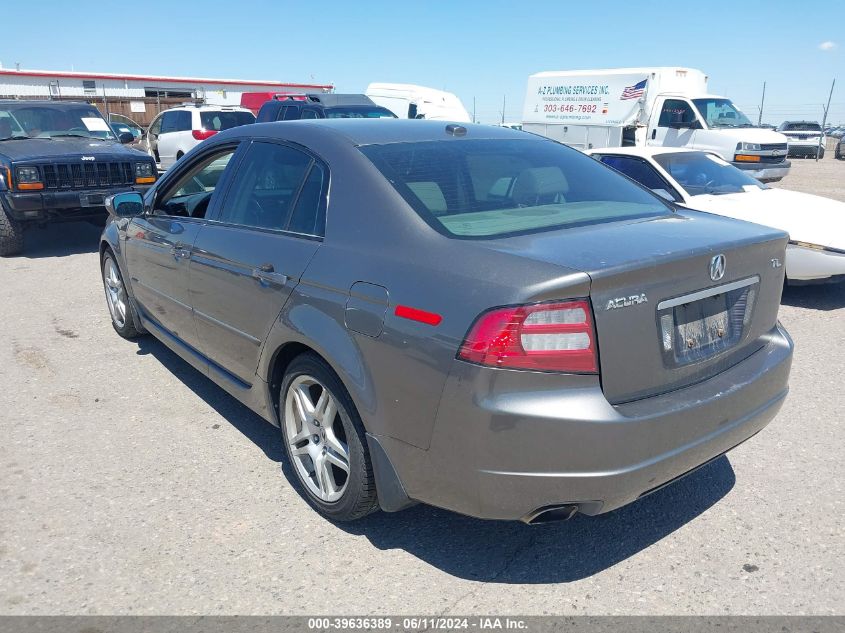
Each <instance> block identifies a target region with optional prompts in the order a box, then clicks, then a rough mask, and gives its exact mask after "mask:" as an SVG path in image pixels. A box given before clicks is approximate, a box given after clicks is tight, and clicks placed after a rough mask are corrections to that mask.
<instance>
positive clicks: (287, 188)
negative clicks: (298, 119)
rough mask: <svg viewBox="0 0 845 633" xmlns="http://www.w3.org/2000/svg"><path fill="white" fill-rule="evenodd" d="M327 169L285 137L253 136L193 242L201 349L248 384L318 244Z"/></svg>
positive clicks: (194, 293) (194, 294)
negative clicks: (284, 140)
mask: <svg viewBox="0 0 845 633" xmlns="http://www.w3.org/2000/svg"><path fill="white" fill-rule="evenodd" d="M327 186H328V170H327V168H326V167H325V165H324V164H323V163H322V162H321V161H320V160H318V159H317V158H316V157H314V156H312V155H310V154H308V153H306V152H305V151H303V150H302V149H300V148H294V147H291V146H289V145H285V144H282V143H276V142H270V141H256V142H253V143H252V144H251V146H250V147H249V149H248V150H247V151H246V153H245V155H244V158H243V161H241V163H240V165H239V167H238V171H237V174H236V175H235V177H234V179H233V182H232V184H231V186H230V187H229V188H228V193H227V195H226V197H225V199H224V201H223V204H222V206H221V207H220V208H219V211H218V213H217V214H216V216H215V218H214V219H213V221H212V222H210V223H208V225H206V226H204V227H203V228H202V230H201V231H200V233H199V236H198V237H197V240H196V243H195V246H194V257H193V259H192V261H191V271H190V286H191V297H192V302H193V306H194V312H195V317H196V323H197V329H198V332H199V337H200V343H201V345H202V349H203V350H204V352H205V353H206V355H207V356H208V357H209V358H210V359H211V360H212V361H213V362H214V363H215V364H216V365H218V366H220V367H222V368H223V369H225V370H226V371H227V372H228V373H230V374H232V375H234V376H235V377H236V378H237V379H239V380H240V381H241V382H243V383H245V384H247V385H249V384H252V382H253V379H254V375H255V369H256V367H257V366H258V359H259V354H260V352H261V346H262V344H263V342H264V340H265V338H266V337H267V334H268V332H269V331H270V328H271V327H272V325H273V322H274V321H275V320H276V318H277V317H278V315H279V313H280V312H281V310H282V307H283V306H284V304H285V301H287V299H288V297H289V296H290V293H291V291H292V290H293V288H294V287H295V286H296V285H297V283H298V282H299V279H300V277H301V276H302V273H303V272H304V271H305V268H306V266H307V265H308V263H309V262H310V261H311V258H312V257H313V256H314V253H315V252H316V251H317V249H318V248H319V247H320V244H321V242H322V236H323V233H324V226H325V206H326V195H327Z"/></svg>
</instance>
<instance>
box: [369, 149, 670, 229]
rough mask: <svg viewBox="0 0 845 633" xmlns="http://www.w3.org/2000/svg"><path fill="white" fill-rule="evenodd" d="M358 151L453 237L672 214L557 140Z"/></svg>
mask: <svg viewBox="0 0 845 633" xmlns="http://www.w3.org/2000/svg"><path fill="white" fill-rule="evenodd" d="M360 151H361V152H363V153H364V155H366V156H367V157H368V158H369V159H370V160H371V161H372V162H373V163H374V164H375V166H376V167H377V168H378V169H379V170H380V171H381V173H382V174H383V175H384V176H385V177H386V178H387V180H388V181H390V183H391V184H392V185H393V186H394V187H395V188H396V190H397V191H398V192H399V193H400V194H401V195H402V196H403V197H404V198H405V200H406V201H407V202H408V204H410V205H411V207H413V208H414V209H415V210H416V211H417V213H419V214H420V215H421V216H422V217H423V218H424V219H425V220H426V221H427V222H428V223H429V224H431V225H432V226H433V227H434V228H435V229H437V230H438V231H440V232H442V233H445V234H447V235H450V236H453V237H459V238H465V239H472V238H476V239H477V238H489V237H499V236H506V235H515V234H520V233H529V232H536V231H544V230H554V229H559V228H563V227H568V226H576V225H583V224H593V223H597V222H608V221H613V220H621V219H628V218H637V217H652V216H660V215H665V214H668V213H671V209H670V208H669V207H668V206H667V205H666V204H664V203H663V202H662V201H661V200H660V199H659V198H657V197H656V196H654V195H653V194H651V193H649V192H647V191H644V190H643V189H641V188H640V187H638V186H637V185H635V184H633V183H632V182H630V181H629V180H627V179H626V178H623V177H621V176H620V175H619V174H616V173H614V172H613V171H611V170H608V169H606V168H604V167H603V166H602V165H600V164H599V163H598V162H597V161H595V160H593V159H592V158H589V157H588V156H585V155H584V154H582V153H580V152H578V151H576V150H573V149H571V148H568V147H565V146H563V145H560V144H558V143H554V142H552V141H541V140H536V139H534V138H530V139H518V140H517V139H507V140H499V139H478V140H474V139H466V140H450V141H425V142H418V143H391V144H387V145H367V146H363V147H361V148H360Z"/></svg>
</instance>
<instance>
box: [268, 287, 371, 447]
mask: <svg viewBox="0 0 845 633" xmlns="http://www.w3.org/2000/svg"><path fill="white" fill-rule="evenodd" d="M334 294H335V293H334V292H333V291H331V290H329V289H326V288H322V287H317V286H311V285H308V284H305V283H301V284H299V285H298V286H297V287H296V288H295V289H294V291H293V292H292V293H291V297H290V299H288V301H287V303H286V304H285V307H284V308H283V309H282V312H281V314H280V315H279V318H278V319H276V322H275V323H274V324H273V327H272V328H271V329H270V333H269V334H268V336H267V340H266V342H265V344H264V349H263V350H262V353H261V358H260V360H259V362H258V369H257V371H256V373H257V375H258V377H259V378H260V379H261V380H264V381H266V382H267V383H268V385H270V390H273V389H275V388H277V387H274V386H273V385H271V384H270V383H271V382H272V373H273V367H274V364H275V362H276V359H277V358H278V356H279V352H280V351H281V350H282V349H283V348H284V347H285V346H286V345H290V344H299V345H304V346H306V347H308V348H310V349H312V350H314V351H315V352H316V353H317V354H319V355H320V356H321V357H322V358H323V360H325V361H326V362H327V363H328V364H329V366H330V367H331V368H332V369H333V370H334V372H335V373H336V374H337V375H338V376H339V377H340V380H341V382H342V383H343V385H344V386H345V387H346V390H347V391H348V392H349V395H350V396H351V397H352V401H353V402H354V403H355V406H356V408H357V409H358V413H359V414H360V416H361V419H362V421H363V422H364V426H365V427H366V430H367V431H368V432H371V433H377V434H378V433H383V432H384V431H383V429H381V428H378V429H377V430H376V429H374V428H371V427H373V426H376V427H378V426H380V424H378V423H375V422H374V421H375V420H376V419H377V416H376V398H375V389H374V385H373V379H372V376H371V375H370V373H369V371H368V369H367V367H366V365H365V364H364V360H363V356H362V353H361V350H360V348H359V346H358V344H357V343H356V341H355V339H354V335H353V333H352V332H350V331H349V330H347V329H346V327H344V325H343V305H344V304H343V302H337V299H336V297H335V296H333V295H334ZM330 295H332V296H330ZM271 397H272V395H271ZM277 423H278V421H277Z"/></svg>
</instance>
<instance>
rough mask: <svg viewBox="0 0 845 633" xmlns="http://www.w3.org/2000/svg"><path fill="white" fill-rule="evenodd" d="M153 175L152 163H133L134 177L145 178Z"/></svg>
mask: <svg viewBox="0 0 845 633" xmlns="http://www.w3.org/2000/svg"><path fill="white" fill-rule="evenodd" d="M152 175H153V164H152V163H135V177H136V178H145V177H149V176H152Z"/></svg>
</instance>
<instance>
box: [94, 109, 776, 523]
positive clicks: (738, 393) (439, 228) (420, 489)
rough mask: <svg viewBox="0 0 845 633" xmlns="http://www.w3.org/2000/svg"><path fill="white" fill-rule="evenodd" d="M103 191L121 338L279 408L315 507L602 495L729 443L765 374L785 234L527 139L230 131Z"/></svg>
mask: <svg viewBox="0 0 845 633" xmlns="http://www.w3.org/2000/svg"><path fill="white" fill-rule="evenodd" d="M108 207H109V210H110V212H111V214H112V219H111V221H110V222H109V224H108V225H107V227H106V229H105V231H104V233H103V236H102V243H101V248H100V253H101V262H102V275H103V282H104V286H105V292H106V299H107V303H108V308H109V311H110V313H111V318H112V322H113V324H114V328H115V330H117V332H118V334H120V335H121V336H123V337H125V338H133V337H136V336H138V335H140V334H143V333H146V332H149V333H150V334H152V335H153V336H155V337H156V338H158V339H159V340H161V341H162V342H163V343H164V344H165V345H167V346H168V347H170V348H171V349H173V350H174V351H175V352H176V353H177V354H179V355H180V356H181V357H182V358H184V359H185V360H186V361H187V362H189V363H190V364H192V365H193V366H194V367H196V368H197V369H198V370H199V371H201V372H203V373H205V374H206V375H207V376H208V377H209V378H210V379H211V380H213V381H214V382H216V383H217V384H218V385H220V386H221V387H222V388H223V389H225V390H226V391H227V392H229V393H230V394H232V395H233V396H234V397H235V398H237V399H238V400H240V401H241V402H243V403H245V404H246V405H247V406H249V407H250V408H252V409H253V410H255V411H256V412H258V413H259V414H260V415H262V416H263V417H264V418H265V419H266V420H267V421H268V422H270V423H271V424H274V425H276V426H278V427H280V429H281V441H283V443H284V446H285V449H286V451H287V456H288V458H289V462H290V465H291V471H292V472H293V473H295V477H296V480H297V484H298V485H299V487H300V488H301V491H302V493H303V495H304V497H305V498H306V499H307V500H308V501H309V502H310V503H311V504H312V505H313V507H314V508H316V509H317V510H318V511H319V512H321V513H322V514H323V515H325V516H326V517H328V518H330V519H333V520H350V519H355V518H358V517H362V516H364V515H366V514H367V513H369V512H371V511H373V510H375V509H376V508H379V507H381V508H382V509H384V510H387V511H395V510H400V509H402V508H404V507H406V506H408V505H411V504H413V503H415V502H424V503H428V504H432V505H435V506H440V507H443V508H449V509H452V510H455V511H457V512H461V513H464V514H468V515H473V516H477V517H483V518H490V519H521V520H523V521H526V522H529V523H539V522H545V521H551V520H557V519H565V518H568V517H570V516H572V515H573V514H574V513H575V512H582V513H585V514H588V515H594V514H599V513H603V512H608V511H610V510H613V509H615V508H618V507H620V506H622V505H624V504H627V503H629V502H632V501H634V500H636V499H638V498H639V497H641V496H643V495H645V494H648V493H649V492H651V491H653V490H655V489H657V488H659V487H661V486H663V485H665V484H667V483H669V482H671V481H673V480H675V479H676V478H678V477H680V476H682V475H684V474H686V473H688V472H690V471H691V470H693V469H695V468H697V467H699V466H701V465H702V464H704V463H706V462H708V461H709V460H712V459H714V458H716V457H717V456H719V455H722V454H723V453H725V452H726V451H728V450H730V449H731V448H733V447H734V446H736V445H737V444H739V443H741V442H743V441H745V440H746V439H748V438H749V437H751V436H752V435H754V434H755V433H757V432H758V431H759V430H760V429H762V428H763V427H764V426H765V425H766V424H767V423H768V422H769V421H770V420H771V419H772V418H773V417H774V415H775V414H776V413H777V411H778V409H779V408H780V406H781V404H782V403H783V400H784V398H785V396H786V393H787V380H788V377H789V369H790V363H791V359H792V342H791V340H790V338H789V336H788V335H787V333H786V332H785V331H784V330H783V328H782V327H781V326H780V325H779V323H778V321H777V313H778V305H779V301H780V294H781V288H782V286H783V278H784V274H783V270H784V269H783V267H782V262H783V261H784V252H785V248H786V243H787V235H786V234H785V233H783V232H781V231H777V230H774V229H769V228H765V227H761V226H757V225H754V224H747V223H744V222H738V221H735V220H730V219H727V218H722V217H717V216H714V215H708V214H703V213H698V212H694V211H688V210H682V209H679V208H676V207H674V206H673V205H672V204H671V203H667V202H665V201H663V200H662V199H661V198H659V197H657V196H656V195H654V194H652V193H651V192H650V191H648V190H646V189H644V188H642V187H641V186H639V185H637V184H636V183H634V182H633V181H631V180H628V179H627V178H626V177H624V176H622V175H620V174H618V173H616V172H615V171H613V170H611V169H609V168H607V167H605V166H603V165H601V164H600V163H598V162H597V161H595V160H593V159H591V158H589V157H587V156H585V155H583V154H581V153H580V152H578V151H575V150H573V149H570V148H567V147H565V146H563V145H560V144H558V143H555V142H553V141H550V140H548V139H544V138H540V137H536V136H533V135H529V134H524V133H520V132H515V131H513V130H508V129H505V128H497V127H492V126H489V127H488V126H480V125H468V126H466V127H464V126H461V125H457V124H449V123H445V122H441V121H401V120H396V121H393V120H380V121H363V120H362V121H355V120H334V121H319V122H317V121H294V122H284V123H267V124H259V125H249V126H244V127H239V128H234V129H232V130H228V131H225V132H221V133H220V134H217V135H215V136H214V137H213V138H212V139H209V140H208V141H206V142H204V143H202V144H200V145H199V146H197V147H196V148H195V149H194V150H192V151H191V152H190V153H189V154H187V155H186V156H185V157H184V158H183V159H182V160H180V161H179V164H178V165H177V166H176V167H174V168H173V169H171V170H169V171H168V173H167V174H166V175H165V176H164V177H163V178H162V179H161V180H160V181H159V182H158V183H157V184H156V186H155V187H154V188H152V189H151V190H150V191H149V192H147V194H146V195H145V196H144V197H143V198H142V197H141V195H140V194H137V193H122V194H118V195H116V196H114V197H113V198H112V199H110V200H109V202H108Z"/></svg>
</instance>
